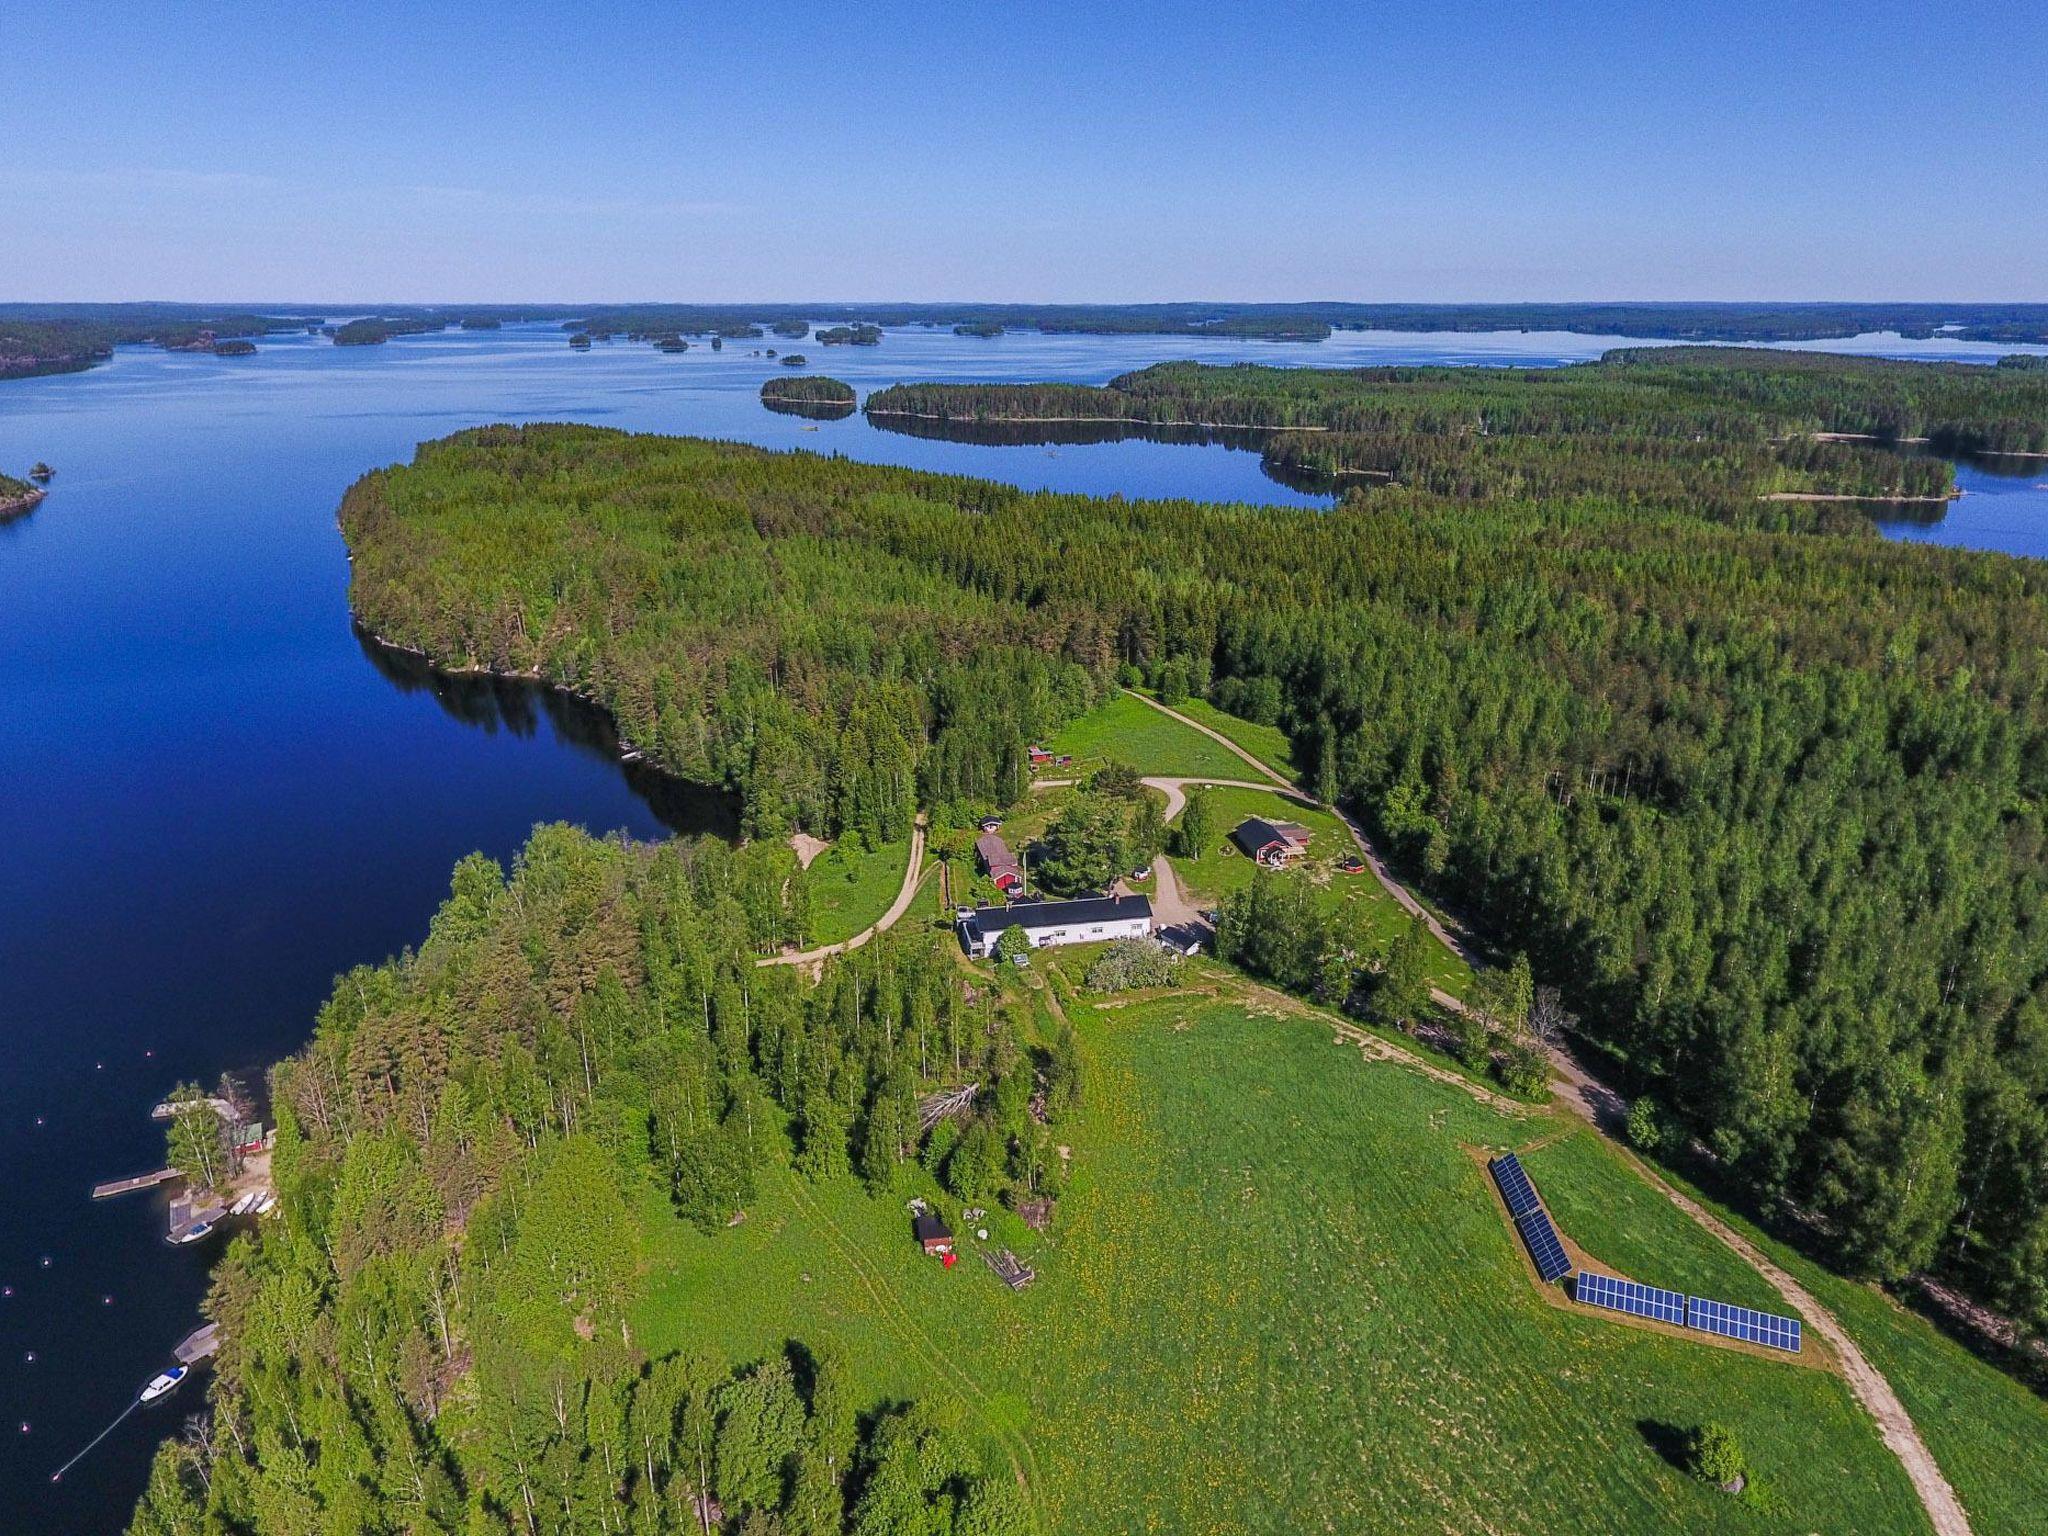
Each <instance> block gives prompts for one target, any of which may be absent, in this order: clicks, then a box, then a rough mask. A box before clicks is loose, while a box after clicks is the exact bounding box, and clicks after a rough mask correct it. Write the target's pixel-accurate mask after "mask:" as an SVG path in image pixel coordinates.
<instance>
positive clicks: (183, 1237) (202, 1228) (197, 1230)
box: [171, 1221, 213, 1243]
mask: <svg viewBox="0 0 2048 1536" xmlns="http://www.w3.org/2000/svg"><path fill="white" fill-rule="evenodd" d="M212 1231H213V1223H212V1222H210V1221H195V1222H193V1223H192V1225H191V1226H189V1227H187V1228H186V1229H185V1230H184V1231H182V1232H180V1233H179V1234H178V1235H177V1236H176V1237H174V1238H172V1239H171V1241H172V1242H174V1243H196V1242H198V1241H199V1239H201V1238H202V1237H206V1236H208V1235H209V1234H211V1233H212Z"/></svg>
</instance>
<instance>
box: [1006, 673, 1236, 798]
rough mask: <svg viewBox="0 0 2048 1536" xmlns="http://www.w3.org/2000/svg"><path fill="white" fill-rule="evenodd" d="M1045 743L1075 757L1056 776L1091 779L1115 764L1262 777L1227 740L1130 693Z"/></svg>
mask: <svg viewBox="0 0 2048 1536" xmlns="http://www.w3.org/2000/svg"><path fill="white" fill-rule="evenodd" d="M1045 745H1046V746H1047V748H1049V749H1050V750H1051V751H1053V752H1057V753H1062V754H1069V755H1071V756H1072V757H1073V759H1074V761H1073V762H1072V763H1071V764H1069V765H1068V766H1067V767H1065V768H1058V769H1048V770H1047V772H1048V774H1049V775H1050V776H1052V777H1055V778H1063V779H1064V778H1076V779H1079V778H1086V777H1087V776H1088V775H1089V774H1090V773H1092V772H1094V771H1095V770H1096V769H1097V768H1100V767H1101V766H1102V765H1103V764H1104V763H1106V762H1110V761H1112V760H1114V761H1116V762H1120V763H1128V764H1129V765H1130V766H1131V767H1133V768H1135V769H1137V770H1138V772H1140V773H1149V774H1156V775H1158V776H1160V777H1163V778H1172V779H1179V778H1194V777H1196V776H1198V775H1204V774H1206V775H1211V776H1213V777H1216V778H1219V779H1248V778H1252V777H1254V776H1256V774H1257V773H1258V770H1257V769H1256V768H1254V767H1252V765H1251V764H1250V763H1247V762H1246V761H1245V760H1244V759H1243V758H1241V757H1239V756H1237V755H1236V754H1235V753H1233V752H1232V751H1231V750H1230V749H1229V748H1228V747H1226V746H1224V745H1223V744H1222V743H1221V742H1218V741H1212V740H1210V738H1208V737H1207V736H1204V735H1203V734H1202V733H1201V732H1200V731H1197V730H1191V729H1189V728H1188V727H1187V726H1185V725H1183V724H1181V723H1180V722H1179V721H1178V720H1175V719H1174V718H1173V717H1172V716H1170V715H1162V714H1161V713H1160V712H1159V711H1158V710H1156V709H1154V708H1153V707H1152V706H1151V705H1149V704H1146V703H1144V702H1143V701H1141V700H1139V699H1134V698H1132V697H1131V696H1130V695H1129V694H1125V693H1119V694H1117V695H1116V696H1115V697H1114V698H1112V699H1110V700H1109V702H1108V703H1106V704H1103V705H1101V706H1100V707H1099V708H1096V709H1092V710H1090V711H1089V712H1088V713H1087V714H1085V715H1083V716H1082V717H1081V718H1080V719H1078V720H1075V721H1073V722H1071V723H1070V724H1069V725H1067V727H1066V728H1065V729H1064V730H1062V731H1061V732H1060V733H1059V734H1058V735H1057V736H1055V737H1053V739H1052V740H1051V741H1048V742H1047V743H1046V744H1045Z"/></svg>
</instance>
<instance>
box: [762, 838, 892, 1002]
mask: <svg viewBox="0 0 2048 1536" xmlns="http://www.w3.org/2000/svg"><path fill="white" fill-rule="evenodd" d="M924 828H925V818H924V813H923V812H922V811H920V812H918V816H917V821H916V822H915V824H913V825H912V827H911V829H910V862H909V864H908V865H906V866H905V867H904V870H903V889H902V890H900V891H898V892H897V893H896V900H895V901H894V902H893V903H891V904H890V907H889V910H888V911H886V912H884V913H883V914H882V915H881V916H880V917H879V918H877V919H876V920H875V921H874V922H873V923H872V924H871V925H869V926H868V927H866V928H863V929H861V931H860V932H859V933H856V934H855V935H854V936H853V937H852V938H850V939H843V940H841V941H840V942H839V943H837V944H820V945H819V946H818V947H817V948H816V949H792V950H787V951H785V952H784V953H782V954H779V955H770V956H769V957H768V958H767V959H765V960H756V961H755V962H754V964H756V965H816V964H817V963H818V962H819V961H821V960H826V959H829V958H831V957H832V956H833V955H843V954H845V953H847V952H848V951H849V950H855V949H859V948H860V947H861V945H863V944H865V943H867V941H868V940H869V939H872V938H873V937H874V936H875V935H876V934H878V933H886V932H887V931H888V930H889V929H891V928H893V927H895V926H896V924H897V923H898V922H899V921H901V920H902V917H903V914H904V913H906V912H908V911H909V910H910V904H911V902H913V901H915V900H916V899H917V887H918V880H919V877H920V876H922V875H923V873H924Z"/></svg>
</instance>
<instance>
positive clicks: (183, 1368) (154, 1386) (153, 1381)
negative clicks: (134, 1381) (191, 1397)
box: [140, 1365, 192, 1403]
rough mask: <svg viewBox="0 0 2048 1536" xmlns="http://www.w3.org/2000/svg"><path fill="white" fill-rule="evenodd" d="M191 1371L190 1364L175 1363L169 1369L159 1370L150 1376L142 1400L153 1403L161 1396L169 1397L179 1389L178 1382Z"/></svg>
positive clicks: (143, 1390)
mask: <svg viewBox="0 0 2048 1536" xmlns="http://www.w3.org/2000/svg"><path fill="white" fill-rule="evenodd" d="M191 1373H192V1367H191V1366H189V1365H174V1366H172V1367H171V1368H170V1369H169V1370H168V1371H160V1372H158V1373H157V1374H156V1375H154V1376H152V1377H150V1378H149V1385H148V1386H146V1387H144V1388H143V1389H142V1396H141V1399H140V1401H142V1402H144V1403H153V1402H156V1401H157V1400H158V1399H159V1398H165V1397H169V1396H170V1395H171V1394H172V1393H173V1392H175V1391H177V1389H178V1383H179V1382H181V1381H183V1380H184V1379H185V1378H186V1377H187V1376H189V1375H190V1374H191Z"/></svg>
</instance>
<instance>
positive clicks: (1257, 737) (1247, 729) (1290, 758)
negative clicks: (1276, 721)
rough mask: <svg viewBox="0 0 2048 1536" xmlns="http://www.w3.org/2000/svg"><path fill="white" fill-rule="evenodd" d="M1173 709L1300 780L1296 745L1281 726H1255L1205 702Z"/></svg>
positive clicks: (1177, 706)
mask: <svg viewBox="0 0 2048 1536" xmlns="http://www.w3.org/2000/svg"><path fill="white" fill-rule="evenodd" d="M1173 707H1174V708H1175V709H1177V710H1179V711H1180V712H1181V713H1182V714H1184V715H1186V716H1187V717H1188V718H1189V719H1190V720H1198V721H1200V722H1201V723H1202V724H1203V725H1206V726H1208V727H1209V729H1210V730H1212V731H1221V732H1222V733H1223V734H1224V735H1225V736H1228V737H1229V738H1230V739H1231V740H1232V741H1234V742H1236V743H1237V744H1238V745H1239V746H1240V747H1243V748H1244V749H1245V751H1247V752H1249V753H1251V755H1252V756H1253V757H1256V758H1257V759H1258V760H1259V761H1260V762H1262V763H1264V764H1265V765H1266V766H1267V767H1268V768H1271V769H1273V770H1274V771H1275V772H1276V773H1282V774H1285V775H1286V776H1287V777H1288V778H1290V779H1297V778H1299V777H1300V774H1301V770H1300V768H1298V767H1297V766H1295V762H1294V743H1293V742H1291V741H1289V740H1288V739H1287V733H1286V732H1285V731H1283V730H1281V729H1280V727H1279V726H1277V725H1255V724H1254V723H1253V722H1251V721H1249V720H1240V719H1238V718H1237V716H1235V715H1226V714H1225V713H1224V712H1223V711H1222V710H1220V709H1218V708H1217V707H1216V706H1215V705H1213V704H1211V703H1209V702H1208V701H1207V700H1204V699H1189V700H1187V701H1186V702H1184V703H1180V704H1176V705H1174V706H1173ZM1238 777H1240V778H1249V777H1251V775H1250V774H1248V773H1247V774H1240V775H1238Z"/></svg>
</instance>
